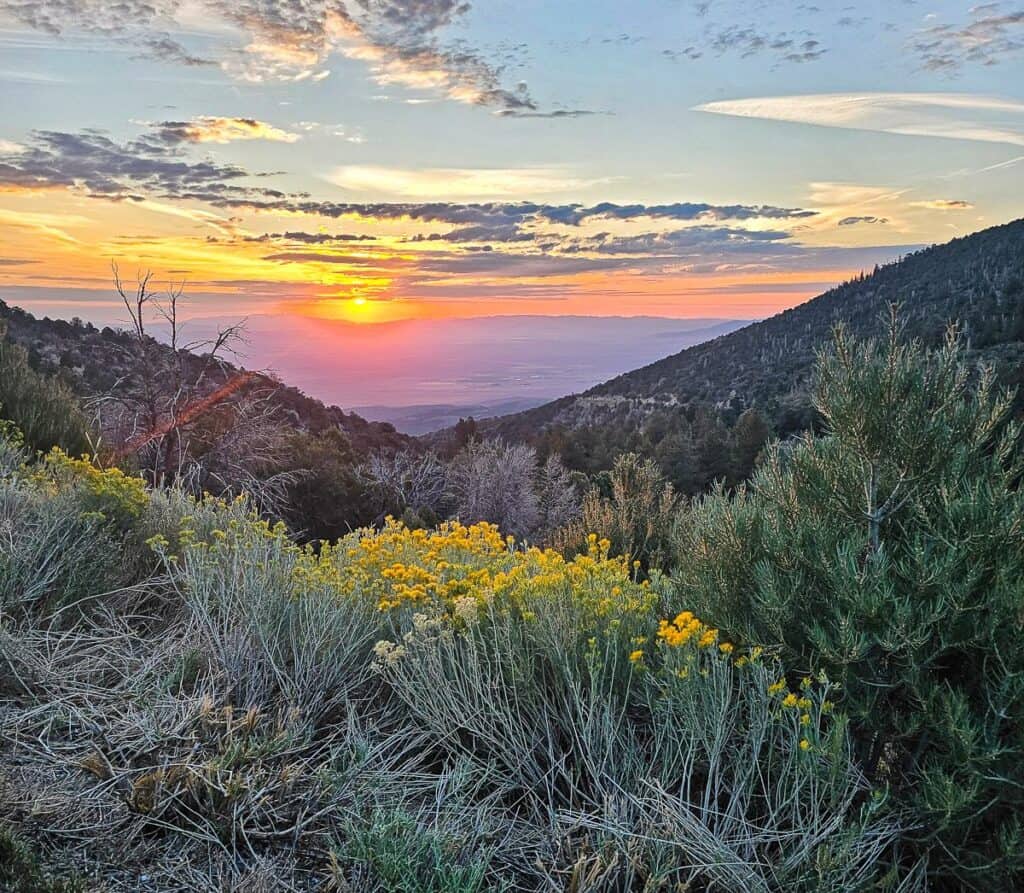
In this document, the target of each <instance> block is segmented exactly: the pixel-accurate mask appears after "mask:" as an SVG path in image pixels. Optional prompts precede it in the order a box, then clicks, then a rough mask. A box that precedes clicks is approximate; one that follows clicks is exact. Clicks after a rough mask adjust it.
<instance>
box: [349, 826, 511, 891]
mask: <svg viewBox="0 0 1024 893" xmlns="http://www.w3.org/2000/svg"><path fill="white" fill-rule="evenodd" d="M345 836H346V840H345V843H344V845H343V846H342V847H341V848H339V850H336V851H334V852H333V854H332V855H333V861H334V864H335V873H336V874H339V875H340V874H341V873H342V871H343V865H344V863H351V867H349V868H348V871H347V872H345V873H348V874H350V873H353V872H354V873H356V874H357V875H362V878H361V879H362V881H363V887H364V888H365V889H368V890H379V891H381V893H478V891H481V890H493V889H496V888H495V887H493V886H491V885H487V886H485V879H486V872H487V866H488V861H489V857H488V854H486V853H478V852H474V851H472V850H469V849H468V848H467V847H465V846H464V845H462V844H460V842H459V841H458V840H457V839H454V838H452V837H449V836H446V835H444V834H443V833H439V832H437V831H435V830H431V829H429V828H424V827H422V826H421V825H420V824H418V823H417V822H416V820H415V819H414V818H413V817H412V816H409V815H407V814H405V813H403V812H400V811H396V812H392V813H375V814H374V815H373V816H372V818H371V820H370V821H369V822H367V823H364V824H359V823H355V822H350V823H349V825H348V828H347V829H346V835H345ZM346 886H347V883H346ZM497 889H500V887H499V888H497Z"/></svg>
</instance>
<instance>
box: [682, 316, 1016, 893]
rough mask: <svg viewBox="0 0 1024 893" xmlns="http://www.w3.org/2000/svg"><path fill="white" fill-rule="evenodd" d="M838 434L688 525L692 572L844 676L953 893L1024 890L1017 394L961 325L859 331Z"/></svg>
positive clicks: (882, 786) (870, 764) (762, 473)
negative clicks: (923, 336)
mask: <svg viewBox="0 0 1024 893" xmlns="http://www.w3.org/2000/svg"><path fill="white" fill-rule="evenodd" d="M818 370H819V379H818V380H819V384H818V390H817V398H816V406H817V409H818V411H819V412H820V414H821V416H822V418H823V420H824V428H825V430H824V433H823V434H822V435H820V436H816V435H814V434H807V435H805V436H804V437H803V438H802V439H801V440H800V441H799V442H797V443H796V444H795V445H790V446H775V447H774V448H772V449H771V451H770V455H769V457H768V459H767V461H766V462H765V464H764V465H763V467H762V468H761V469H760V470H759V472H758V473H757V474H756V475H755V477H754V479H753V481H752V483H751V485H750V487H749V488H741V490H740V492H739V493H738V495H737V496H736V497H735V498H730V497H728V496H727V495H726V494H724V493H721V492H720V493H717V494H714V495H712V496H710V497H708V498H706V499H704V500H701V501H700V502H698V503H697V504H696V505H695V506H694V507H693V509H692V510H691V511H690V512H689V514H688V515H687V517H686V519H685V522H684V523H682V524H681V525H680V528H679V529H680V540H679V542H678V544H677V548H678V572H677V583H678V585H679V587H680V590H681V593H685V595H686V601H687V604H689V605H694V606H695V609H696V610H698V613H701V615H702V616H706V617H708V618H710V619H711V620H712V621H713V622H714V623H715V624H717V625H719V626H721V627H722V628H723V629H725V630H727V631H728V632H729V633H730V634H731V635H733V636H735V637H737V638H738V639H741V640H744V639H745V640H747V641H751V642H756V643H761V644H774V643H777V644H778V645H779V646H780V648H781V651H782V654H783V657H784V660H785V662H786V664H787V665H788V666H791V667H794V668H800V669H799V672H807V673H819V672H824V673H826V674H827V675H828V676H829V678H831V679H833V680H835V681H837V682H839V683H841V685H842V688H843V692H844V695H843V699H842V704H841V708H842V709H843V710H844V711H846V712H847V713H848V715H849V717H850V719H851V721H852V727H853V729H854V731H855V736H856V747H857V754H858V757H859V761H860V765H861V766H862V768H863V770H864V772H865V775H866V776H867V778H868V779H869V780H870V781H871V782H872V783H873V784H874V785H875V786H876V787H877V788H878V789H879V790H882V791H885V790H889V791H890V792H891V795H892V796H891V802H892V804H893V807H894V809H896V810H897V811H898V812H899V813H900V814H901V817H902V820H903V822H904V824H905V827H906V829H907V830H906V833H905V835H904V837H903V841H902V845H901V849H900V851H899V852H898V853H897V854H896V857H897V858H898V859H900V860H901V861H903V862H904V863H905V864H907V865H911V864H915V863H918V862H920V863H921V864H923V865H925V866H926V867H927V870H928V872H929V875H930V878H931V881H932V884H933V886H934V888H935V889H937V890H963V889H970V890H982V889H987V890H997V889H998V890H1003V889H1021V885H1022V884H1024V835H1022V829H1021V816H1022V815H1024V812H1022V810H1024V726H1022V723H1024V637H1022V635H1021V633H1022V629H1021V627H1022V624H1024V536H1022V530H1024V499H1022V494H1021V492H1020V490H1019V482H1020V477H1021V471H1022V467H1024V462H1022V456H1021V454H1020V452H1019V450H1018V433H1019V429H1018V426H1017V425H1016V424H1015V423H1014V422H1013V421H1012V420H1011V418H1010V407H1011V398H1010V396H1008V395H1006V394H997V393H995V392H994V388H993V384H992V376H991V375H990V374H989V373H988V372H986V371H982V372H981V373H980V374H975V372H974V370H971V369H970V368H969V367H968V366H967V365H966V364H965V363H964V359H963V353H962V351H961V348H960V347H959V345H958V343H957V342H956V340H955V338H954V337H953V336H952V335H950V336H949V337H948V338H947V340H946V342H945V344H944V345H943V346H941V347H940V348H939V349H937V350H935V351H934V352H932V353H929V354H924V353H923V352H922V351H921V349H920V348H919V347H918V346H915V345H913V344H911V345H906V344H902V343H901V339H900V333H899V331H898V328H897V326H896V325H895V324H893V325H892V326H891V327H890V332H889V337H888V341H887V342H885V343H882V344H880V345H879V344H873V343H864V344H859V345H858V344H855V343H852V342H851V341H850V339H849V338H847V337H846V336H845V335H844V334H843V333H842V332H841V331H840V332H838V333H837V335H836V338H835V350H834V352H833V353H832V354H830V355H827V356H825V355H823V356H821V357H819V363H818Z"/></svg>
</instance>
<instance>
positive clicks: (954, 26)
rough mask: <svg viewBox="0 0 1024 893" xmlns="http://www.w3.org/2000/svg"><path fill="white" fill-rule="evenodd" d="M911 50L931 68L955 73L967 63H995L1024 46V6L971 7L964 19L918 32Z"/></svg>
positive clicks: (927, 67) (993, 4) (985, 4)
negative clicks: (1009, 7) (1018, 7)
mask: <svg viewBox="0 0 1024 893" xmlns="http://www.w3.org/2000/svg"><path fill="white" fill-rule="evenodd" d="M909 46H910V48H911V50H912V51H913V52H914V53H916V54H917V56H918V57H919V58H920V60H921V64H922V65H923V66H924V68H926V69H927V70H929V71H936V72H940V73H944V74H954V73H956V72H958V71H959V70H960V69H961V68H962V67H963V66H964V65H966V64H968V63H979V64H981V65H996V64H997V63H998V62H1000V61H1001V60H1002V59H1003V58H1004V57H1006V56H1010V55H1013V54H1016V53H1019V52H1020V51H1021V50H1022V49H1024V9H1017V10H1013V11H1003V10H1002V4H999V3H982V4H980V5H978V6H973V7H971V8H970V9H969V10H968V12H967V17H966V19H965V20H964V21H961V22H955V23H951V22H939V23H937V24H931V25H929V26H928V27H926V28H924V29H923V30H921V31H918V32H917V33H916V34H914V36H913V37H912V38H911V39H910V41H909Z"/></svg>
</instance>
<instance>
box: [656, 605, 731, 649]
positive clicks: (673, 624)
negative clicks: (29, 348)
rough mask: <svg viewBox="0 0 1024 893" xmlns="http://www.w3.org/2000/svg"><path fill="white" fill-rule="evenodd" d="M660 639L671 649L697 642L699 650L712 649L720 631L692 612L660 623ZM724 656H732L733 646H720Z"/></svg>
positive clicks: (725, 643)
mask: <svg viewBox="0 0 1024 893" xmlns="http://www.w3.org/2000/svg"><path fill="white" fill-rule="evenodd" d="M658 638H659V639H660V640H661V641H662V642H664V643H665V644H666V645H668V646H669V647H670V648H679V647H681V646H682V645H685V644H686V643H687V642H689V641H691V640H695V641H696V643H697V647H698V648H711V647H712V646H714V645H715V644H716V643H717V642H718V630H717V629H714V628H712V627H710V626H705V625H704V624H703V623H701V622H700V620H698V619H697V618H696V617H694V616H693V614H692V613H691V612H690V611H683V612H682V613H681V614H677V615H676V618H675V620H671V621H669V620H661V621H659V623H658ZM718 647H719V650H720V651H721V652H722V653H723V654H731V653H732V650H733V646H732V645H731V644H729V643H728V642H723V643H722V644H721V645H719V646H718Z"/></svg>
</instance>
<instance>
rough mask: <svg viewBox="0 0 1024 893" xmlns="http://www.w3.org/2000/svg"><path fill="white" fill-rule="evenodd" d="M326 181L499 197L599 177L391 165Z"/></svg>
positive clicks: (414, 194)
mask: <svg viewBox="0 0 1024 893" xmlns="http://www.w3.org/2000/svg"><path fill="white" fill-rule="evenodd" d="M327 179H328V180H330V182H332V183H334V184H336V185H337V186H341V187H342V188H344V189H348V190H352V191H354V192H376V193H381V194H384V195H400V196H408V197H411V198H437V197H438V196H445V197H451V198H489V197H496V198H501V197H505V196H516V195H543V194H545V193H551V192H568V191H571V190H576V189H583V188H586V187H588V186H593V185H595V184H597V183H599V182H602V181H600V180H588V179H585V178H582V177H577V176H574V175H572V174H571V173H569V172H568V171H567V170H564V169H559V168H544V167H533V168H421V169H408V168H394V167H374V166H356V165H351V166H347V167H340V168H338V169H336V170H334V171H332V172H331V173H330V174H329V175H328V177H327Z"/></svg>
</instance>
